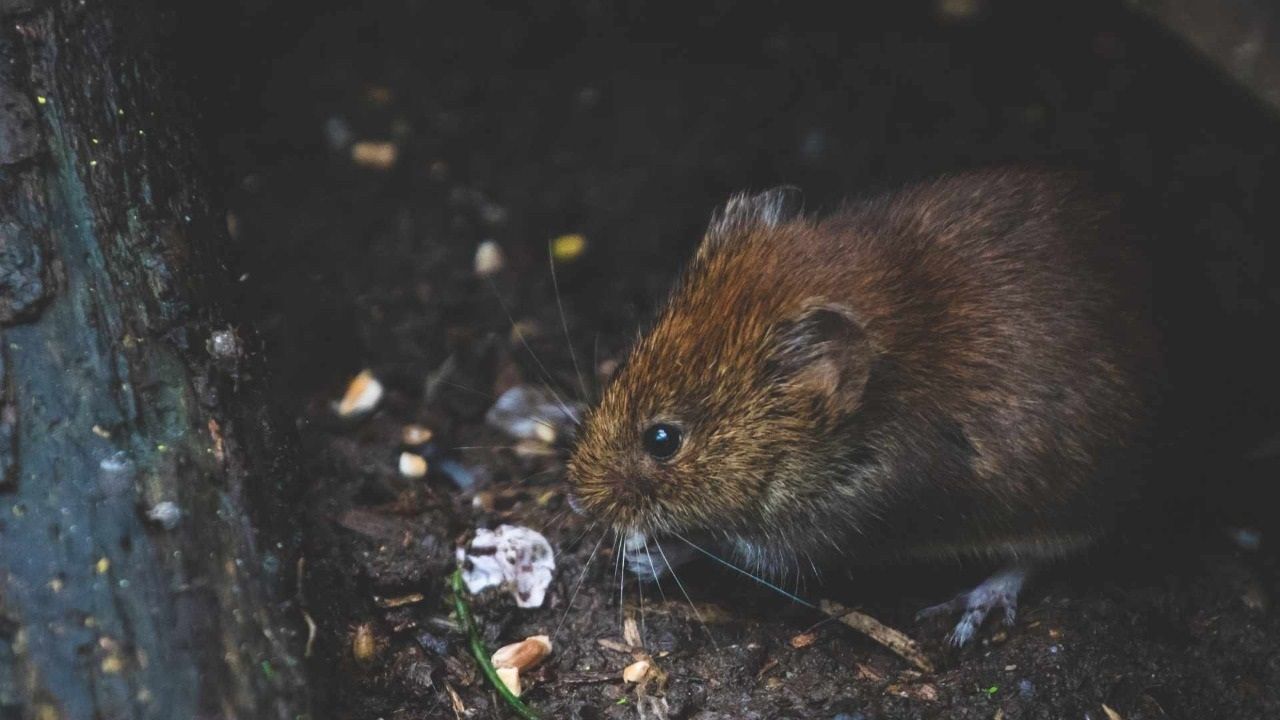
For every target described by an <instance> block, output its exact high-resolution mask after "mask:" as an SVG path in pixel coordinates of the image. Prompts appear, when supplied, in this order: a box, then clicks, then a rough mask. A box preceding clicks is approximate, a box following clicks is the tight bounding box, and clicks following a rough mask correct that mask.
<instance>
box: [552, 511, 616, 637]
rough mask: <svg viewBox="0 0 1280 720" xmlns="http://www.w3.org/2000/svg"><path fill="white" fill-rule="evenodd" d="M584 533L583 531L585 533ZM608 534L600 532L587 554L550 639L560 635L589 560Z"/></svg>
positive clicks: (584, 575)
mask: <svg viewBox="0 0 1280 720" xmlns="http://www.w3.org/2000/svg"><path fill="white" fill-rule="evenodd" d="M595 526H596V523H591V527H590V528H587V532H590V531H591V529H592V528H594V527H595ZM585 534H586V533H583V535H585ZM608 534H609V530H608V529H605V530H604V532H601V533H600V539H599V540H597V541H596V544H595V546H594V547H592V548H591V554H590V555H588V556H587V562H586V563H584V564H583V566H582V572H581V573H580V574H579V575H578V583H577V585H575V586H574V588H573V592H572V593H570V594H569V604H568V605H566V606H565V608H564V614H563V615H561V616H560V623H559V624H558V625H556V629H555V632H553V633H551V639H552V641H553V642H554V640H555V639H556V638H557V637H559V636H560V629H561V628H563V627H564V621H565V620H568V619H569V611H570V610H572V609H573V601H574V600H576V599H577V597H578V591H579V590H581V589H582V581H583V580H586V579H587V570H589V569H591V561H592V560H595V559H596V553H597V552H598V551H599V550H600V545H601V544H602V543H603V542H604V538H605V536H606V535H608Z"/></svg>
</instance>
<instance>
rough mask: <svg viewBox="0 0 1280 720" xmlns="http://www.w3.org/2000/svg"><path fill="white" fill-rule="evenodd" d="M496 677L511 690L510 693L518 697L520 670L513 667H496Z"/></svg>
mask: <svg viewBox="0 0 1280 720" xmlns="http://www.w3.org/2000/svg"><path fill="white" fill-rule="evenodd" d="M497 670H498V679H499V680H501V681H502V684H503V685H506V686H507V689H508V690H510V691H511V694H512V695H515V696H516V697H520V671H519V670H517V669H515V668H498V669H497Z"/></svg>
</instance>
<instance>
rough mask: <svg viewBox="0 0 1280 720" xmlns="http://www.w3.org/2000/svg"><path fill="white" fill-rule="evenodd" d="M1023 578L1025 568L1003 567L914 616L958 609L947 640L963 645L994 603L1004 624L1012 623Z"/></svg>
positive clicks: (924, 616) (945, 612)
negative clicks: (971, 586) (974, 586)
mask: <svg viewBox="0 0 1280 720" xmlns="http://www.w3.org/2000/svg"><path fill="white" fill-rule="evenodd" d="M1026 579H1027V570H1026V569H1025V568H1022V567H1010V568H1006V569H1004V570H1001V571H1000V572H998V573H996V574H995V575H992V576H991V577H989V578H987V579H986V580H984V581H982V584H980V585H978V586H977V587H976V588H974V589H972V590H970V591H969V592H963V593H960V594H959V595H957V596H955V597H954V598H952V599H950V600H948V601H947V602H944V603H941V604H938V605H933V606H931V607H927V608H925V609H923V610H921V611H920V612H919V613H916V620H924V619H927V618H932V617H937V616H939V615H954V614H955V613H960V620H959V621H958V622H957V623H956V626H955V628H954V629H953V630H952V631H951V633H950V634H949V635H948V640H949V642H950V643H951V644H952V645H953V646H955V647H964V646H965V645H967V644H968V643H969V641H971V640H973V636H974V635H976V634H977V633H978V628H980V627H982V622H983V621H984V620H986V618H987V615H988V614H989V613H990V612H991V610H992V609H993V608H997V607H998V608H1000V609H1002V610H1003V611H1004V624H1005V625H1013V622H1014V620H1015V619H1016V618H1017V614H1018V592H1019V591H1021V590H1022V584H1023V583H1024V582H1025V581H1026Z"/></svg>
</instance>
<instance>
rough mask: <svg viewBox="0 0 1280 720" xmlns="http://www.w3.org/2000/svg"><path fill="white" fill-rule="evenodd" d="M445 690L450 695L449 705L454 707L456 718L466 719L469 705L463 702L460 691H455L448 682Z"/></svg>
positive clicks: (459, 719)
mask: <svg viewBox="0 0 1280 720" xmlns="http://www.w3.org/2000/svg"><path fill="white" fill-rule="evenodd" d="M444 689H445V690H446V691H447V692H448V693H449V704H450V705H452V706H453V715H454V717H455V718H457V719H458V720H461V719H462V718H463V717H466V715H467V705H466V703H464V702H462V696H461V695H459V694H458V691H457V690H454V689H453V686H452V685H450V684H449V683H447V682H446V683H445V684H444Z"/></svg>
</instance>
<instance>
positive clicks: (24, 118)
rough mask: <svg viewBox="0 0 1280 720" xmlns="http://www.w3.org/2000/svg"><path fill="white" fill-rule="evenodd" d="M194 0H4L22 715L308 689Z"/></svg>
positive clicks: (3, 649) (291, 541)
mask: <svg viewBox="0 0 1280 720" xmlns="http://www.w3.org/2000/svg"><path fill="white" fill-rule="evenodd" d="M171 12H172V10H169V9H167V6H164V7H162V6H160V5H159V4H153V3H151V2H149V1H147V0H139V1H136V2H101V1H96V0H90V1H89V2H84V1H83V0H59V1H53V0H0V341H2V342H0V717H33V718H40V719H41V720H51V719H53V718H67V719H71V718H76V719H79V718H111V719H113V720H114V719H116V718H165V719H166V720H167V719H169V718H196V717H227V718H231V717H239V718H295V717H299V716H302V715H304V714H305V709H304V708H305V700H304V699H303V698H304V696H303V693H302V690H301V689H302V686H303V682H302V671H301V667H300V664H299V662H298V660H297V657H296V656H297V650H298V647H299V646H300V645H301V642H302V640H303V638H302V637H301V633H302V632H303V628H304V627H305V626H304V623H303V619H302V617H301V614H300V611H299V610H298V608H297V607H296V606H294V605H293V604H292V603H293V595H294V587H295V583H296V579H295V577H294V572H295V569H296V566H295V562H296V559H297V553H296V547H297V541H296V537H295V536H296V528H295V526H294V524H293V523H294V521H293V515H292V514H291V513H289V512H287V508H288V506H289V502H290V499H291V497H292V493H293V492H294V491H295V490H296V485H295V484H294V479H293V475H292V474H291V471H290V463H289V462H288V457H289V449H290V443H289V441H288V437H287V436H285V435H282V434H280V433H278V432H277V428H280V427H282V424H281V423H280V422H278V421H277V420H276V419H274V418H272V417H270V416H269V415H268V414H267V413H266V411H265V410H264V409H263V408H264V407H265V406H266V403H265V402H263V400H262V398H261V396H260V395H258V394H257V393H256V391H255V388H256V382H255V378H254V372H253V371H254V360H253V357H252V354H251V353H246V352H245V351H244V347H243V346H244V342H243V340H241V339H240V337H239V336H238V335H237V334H236V331H235V329H233V328H229V327H228V326H227V325H226V324H225V321H224V320H223V318H224V317H225V313H226V312H227V302H228V298H232V297H234V291H233V288H234V282H235V278H233V277H230V276H229V274H228V271H227V270H226V268H225V264H224V263H223V262H222V257H223V252H224V251H225V247H226V237H225V231H224V230H223V229H222V228H223V223H222V222H221V218H220V213H217V212H215V210H216V208H212V207H211V206H210V203H209V201H208V199H207V198H208V193H207V190H208V188H207V187H205V186H204V184H203V182H202V178H203V174H202V172H201V168H200V163H199V162H198V157H199V154H198V152H197V151H196V150H197V148H199V143H198V142H197V140H196V138H195V137H194V136H193V134H192V132H191V128H192V123H191V116H190V113H189V112H187V111H186V109H185V108H184V107H183V103H182V102H180V101H179V100H178V97H179V95H178V94H177V92H176V90H177V87H176V83H175V80H174V74H173V70H172V67H171V63H170V62H169V61H168V59H167V58H168V56H167V55H166V53H165V52H164V47H165V43H166V42H172V38H171V36H170V35H169V32H170V29H169V28H170V27H171V26H172V23H171V22H169V21H170V20H171V17H169V13H171ZM217 333H222V334H220V335H217V336H216V338H217V342H213V340H214V338H215V334H217Z"/></svg>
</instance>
